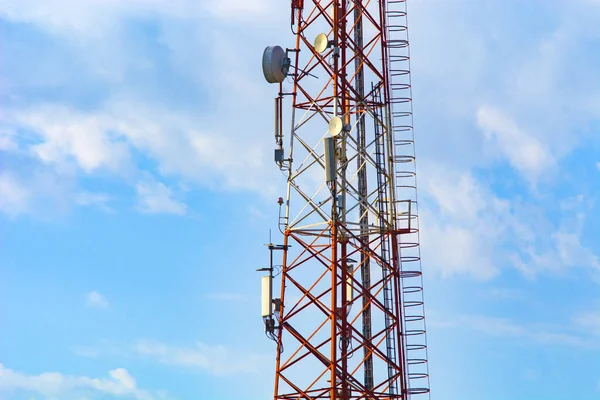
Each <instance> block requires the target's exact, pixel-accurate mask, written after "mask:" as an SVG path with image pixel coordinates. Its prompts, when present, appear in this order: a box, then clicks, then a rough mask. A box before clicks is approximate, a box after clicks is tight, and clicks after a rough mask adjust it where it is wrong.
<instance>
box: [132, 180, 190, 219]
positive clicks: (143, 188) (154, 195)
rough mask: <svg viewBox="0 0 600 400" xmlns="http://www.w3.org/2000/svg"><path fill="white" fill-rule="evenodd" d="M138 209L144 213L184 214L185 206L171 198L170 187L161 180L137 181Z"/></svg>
mask: <svg viewBox="0 0 600 400" xmlns="http://www.w3.org/2000/svg"><path fill="white" fill-rule="evenodd" d="M136 189H137V194H138V197H139V199H138V201H139V209H140V211H142V212H145V213H152V214H154V213H164V214H176V215H184V214H185V213H186V211H187V206H186V205H185V204H184V203H181V202H179V201H176V200H174V199H173V198H172V196H173V193H172V191H171V189H169V188H168V187H167V186H165V185H164V184H163V183H161V182H150V181H149V182H138V183H137V185H136Z"/></svg>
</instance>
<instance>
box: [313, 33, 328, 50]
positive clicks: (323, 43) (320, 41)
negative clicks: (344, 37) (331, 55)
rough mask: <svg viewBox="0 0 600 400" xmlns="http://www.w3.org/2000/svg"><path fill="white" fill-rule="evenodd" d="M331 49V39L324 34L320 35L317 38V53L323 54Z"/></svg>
mask: <svg viewBox="0 0 600 400" xmlns="http://www.w3.org/2000/svg"><path fill="white" fill-rule="evenodd" d="M327 47H329V39H327V35H325V34H324V33H319V34H318V35H317V37H316V38H315V43H314V48H315V50H316V51H317V52H319V53H323V52H324V51H325V50H326V49H327Z"/></svg>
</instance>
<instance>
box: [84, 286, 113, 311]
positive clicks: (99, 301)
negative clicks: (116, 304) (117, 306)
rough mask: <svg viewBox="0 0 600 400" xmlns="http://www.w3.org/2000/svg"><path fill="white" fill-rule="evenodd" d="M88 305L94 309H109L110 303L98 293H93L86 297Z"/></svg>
mask: <svg viewBox="0 0 600 400" xmlns="http://www.w3.org/2000/svg"><path fill="white" fill-rule="evenodd" d="M85 298H86V304H87V305H88V306H90V307H94V308H106V307H108V301H107V300H106V298H105V297H104V296H103V295H101V294H100V293H98V292H97V291H95V290H94V291H91V292H89V293H88V294H87V295H86V296H85Z"/></svg>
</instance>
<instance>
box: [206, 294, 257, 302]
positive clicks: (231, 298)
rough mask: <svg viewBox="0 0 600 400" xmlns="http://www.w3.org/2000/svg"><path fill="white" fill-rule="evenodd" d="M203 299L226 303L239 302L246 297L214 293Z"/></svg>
mask: <svg viewBox="0 0 600 400" xmlns="http://www.w3.org/2000/svg"><path fill="white" fill-rule="evenodd" d="M205 297H206V298H207V299H209V300H216V301H227V302H240V301H245V300H247V296H244V295H243V294H241V293H228V292H215V293H208V294H206V295H205Z"/></svg>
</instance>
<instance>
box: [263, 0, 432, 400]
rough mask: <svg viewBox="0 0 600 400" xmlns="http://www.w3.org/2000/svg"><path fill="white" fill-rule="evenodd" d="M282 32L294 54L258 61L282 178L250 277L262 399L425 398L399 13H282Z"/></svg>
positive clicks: (372, 0)
mask: <svg viewBox="0 0 600 400" xmlns="http://www.w3.org/2000/svg"><path fill="white" fill-rule="evenodd" d="M290 19H291V28H292V32H293V34H294V35H295V45H293V46H290V47H287V48H283V47H280V46H270V47H267V48H266V50H265V52H264V54H263V72H264V75H265V78H266V79H267V81H268V82H270V83H274V84H276V85H277V86H278V87H279V91H278V94H277V97H276V98H275V124H274V133H275V146H276V148H275V162H276V164H277V166H278V167H279V169H280V170H281V171H282V172H283V174H284V175H285V176H286V178H287V194H286V197H285V199H284V198H280V201H279V205H280V214H279V221H278V225H279V230H280V232H281V234H282V235H283V239H282V240H283V244H279V245H275V244H272V243H270V244H269V245H268V246H269V250H270V252H271V264H270V266H269V267H268V268H262V269H261V271H268V275H266V276H264V277H263V278H262V279H263V281H262V283H263V300H262V316H263V319H264V322H265V330H266V334H267V336H268V337H270V338H271V339H273V340H274V341H275V342H276V343H277V357H276V371H275V388H274V398H275V399H330V400H335V399H340V400H348V399H369V400H371V399H427V398H429V375H428V368H427V345H426V338H425V313H424V306H423V283H422V275H421V258H420V248H419V228H418V224H419V220H418V207H417V187H416V173H415V157H414V136H413V129H412V125H413V124H412V101H411V81H410V69H409V61H410V57H409V48H408V32H407V22H406V1H405V0H395V1H394V0H389V1H376V0H354V1H350V0H323V1H319V0H312V1H308V0H307V1H303V0H293V1H291V17H290ZM287 104H290V105H291V107H290V108H287V109H285V107H284V106H285V105H287ZM284 122H285V124H284ZM288 123H289V125H288ZM288 126H289V128H288ZM284 127H285V128H284ZM284 132H285V133H284ZM278 260H281V262H279V261H278ZM274 293H276V294H277V295H278V296H279V297H277V298H274V297H273V294H274Z"/></svg>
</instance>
